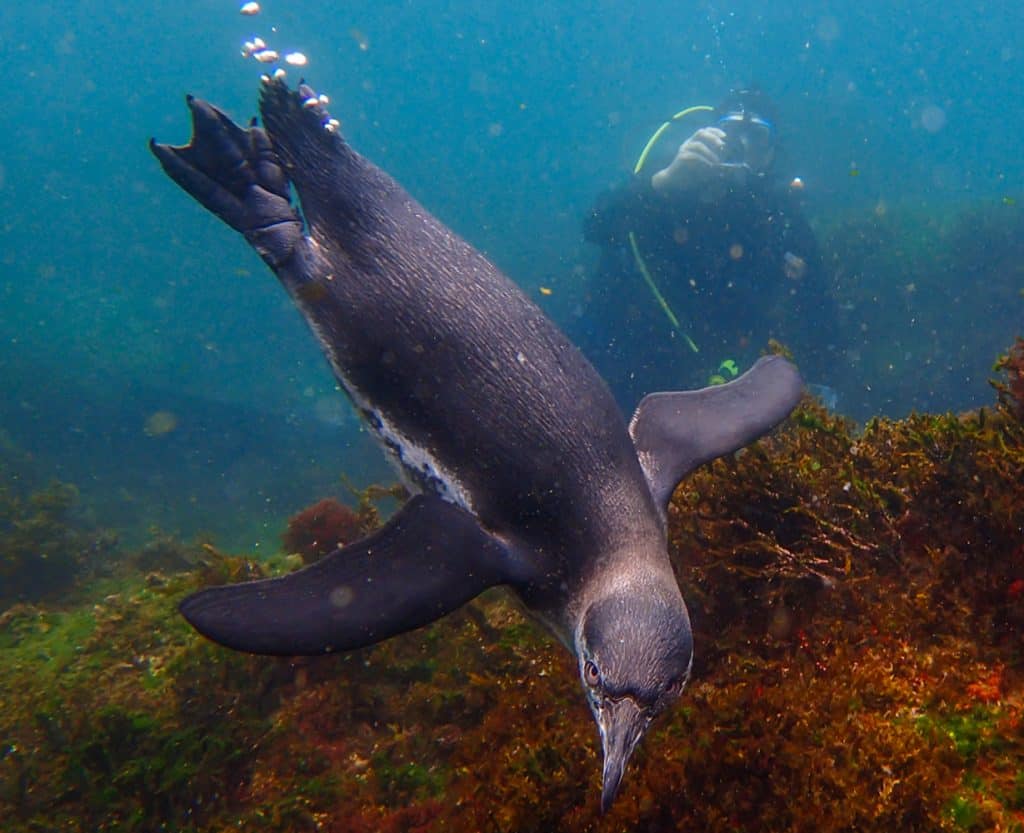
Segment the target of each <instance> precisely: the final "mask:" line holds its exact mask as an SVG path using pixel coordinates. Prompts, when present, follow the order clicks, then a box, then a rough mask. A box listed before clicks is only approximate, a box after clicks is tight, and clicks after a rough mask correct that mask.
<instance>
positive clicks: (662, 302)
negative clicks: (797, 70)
mask: <svg viewBox="0 0 1024 833" xmlns="http://www.w3.org/2000/svg"><path fill="white" fill-rule="evenodd" d="M714 109H715V108H714V107H709V106H708V105H707V104H696V105H694V106H693V107H687V108H686V109H685V110H680V111H679V112H678V113H676V114H675V115H674V116H673V117H672V118H670V119H669V120H668V121H667V122H665V123H664V124H663V125H662V126H661V127H659V128H658V129H657V130H655V131H654V133H653V134H652V135H651V138H650V139H648V140H647V144H646V145H644V149H643V150H642V151H641V152H640V157H639V158H638V159H637V160H636V164H635V165H634V166H633V174H634V175H636V174H639V173H640V171H641V170H642V169H643V167H644V165H645V164H646V162H647V157H648V156H650V153H651V151H652V150H653V149H654V146H655V145H656V144H658V140H659V139H660V138H661V137H662V136H663V135H664V134H665V131H666V130H668V129H669V128H670V127H671V126H672V124H673V122H676V121H679V119H682V118H685V117H686V116H688V115H690V114H691V113H702V112H709V111H712V110H714ZM629 246H630V248H631V249H632V250H633V259H634V260H635V261H636V266H637V269H639V270H640V274H641V275H643V277H644V282H645V283H646V284H647V288H648V289H650V290H651V294H652V295H653V296H654V300H656V301H657V302H658V306H659V307H661V310H662V312H664V313H665V316H666V317H667V318H668V320H669V321H671V322H672V326H673V327H674V328H675V330H676V332H677V333H679V335H681V336H682V337H683V338H684V339H685V340H686V343H687V345H689V347H690V349H691V350H692V351H693V352H694V353H699V352H700V350H698V349H697V345H696V344H694V343H693V339H692V338H690V336H688V335H687V334H686V333H685V332H683V327H682V325H681V324H680V323H679V319H678V318H677V317H676V314H675V313H674V312H673V311H672V307H670V306H669V304H668V301H667V300H666V298H665V296H664V295H662V294H661V290H659V289H658V285H657V284H656V283H655V282H654V278H653V277H651V273H650V271H648V269H647V264H646V263H645V262H644V258H643V255H641V254H640V247H639V246H638V245H637V243H636V235H635V234H634V233H633V232H630V233H629Z"/></svg>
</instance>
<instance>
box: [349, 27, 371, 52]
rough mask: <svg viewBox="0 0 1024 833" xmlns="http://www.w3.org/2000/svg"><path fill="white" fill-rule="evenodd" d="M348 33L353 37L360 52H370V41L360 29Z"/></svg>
mask: <svg viewBox="0 0 1024 833" xmlns="http://www.w3.org/2000/svg"><path fill="white" fill-rule="evenodd" d="M348 33H349V34H350V35H351V36H352V38H353V40H355V42H356V45H357V46H358V47H359V51H360V52H366V51H367V50H369V48H370V39H369V38H367V37H366V35H365V34H363V33H362V32H361V31H360V30H359V29H354V28H353V29H349V30H348Z"/></svg>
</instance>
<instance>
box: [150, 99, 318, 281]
mask: <svg viewBox="0 0 1024 833" xmlns="http://www.w3.org/2000/svg"><path fill="white" fill-rule="evenodd" d="M186 101H187V102H188V107H189V110H190V111H191V113H192V139H191V141H190V142H189V143H188V144H187V145H182V146H173V145H165V144H160V143H158V142H156V141H155V140H153V139H151V140H150V143H149V146H150V149H151V150H152V151H153V154H154V155H155V156H156V158H157V159H158V160H159V161H160V164H161V165H162V166H163V169H164V171H166V172H167V174H168V176H170V177H171V179H173V180H174V181H175V182H177V183H178V185H180V186H181V188H182V189H183V190H185V191H187V192H188V193H189V194H191V195H192V196H193V197H194V198H195V199H196V200H197V201H198V202H199V203H201V204H202V205H203V206H204V207H205V208H206V209H208V210H209V211H212V212H213V213H214V214H216V215H217V216H218V217H220V218H221V219H222V220H223V221H224V222H225V223H227V224H228V225H229V226H231V227H232V228H233V229H235V230H236V231H240V232H242V233H243V234H244V235H245V237H246V239H247V240H248V241H249V242H250V243H251V244H252V245H253V247H254V248H255V249H256V250H257V251H258V252H259V253H260V255H261V256H262V257H263V259H264V260H266V261H267V263H268V264H269V265H270V266H271V267H272V268H276V267H278V266H280V265H281V264H282V263H284V262H285V261H287V260H288V259H289V258H290V257H291V255H292V252H293V251H294V247H295V245H296V243H297V242H298V241H299V240H300V239H301V237H302V221H301V220H300V219H299V215H298V213H297V212H296V210H295V208H294V206H292V204H291V201H290V199H289V181H288V177H287V175H286V174H285V172H284V169H283V168H282V166H281V164H280V162H279V160H278V157H277V154H276V152H275V150H274V147H273V145H272V143H271V141H270V139H269V137H268V136H267V133H266V131H264V130H263V129H262V128H260V127H257V126H256V125H255V123H253V124H251V125H250V126H249V127H248V128H242V127H239V126H238V125H237V124H235V123H234V122H233V121H232V120H231V119H230V118H228V116H227V115H225V114H224V113H223V112H222V111H221V110H219V109H218V108H216V107H214V106H213V105H212V104H208V103H207V102H205V101H202V100H200V99H198V98H194V97H192V96H188V97H187V99H186Z"/></svg>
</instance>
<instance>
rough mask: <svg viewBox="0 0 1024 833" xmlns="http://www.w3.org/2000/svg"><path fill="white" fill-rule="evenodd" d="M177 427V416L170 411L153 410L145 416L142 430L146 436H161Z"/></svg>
mask: <svg viewBox="0 0 1024 833" xmlns="http://www.w3.org/2000/svg"><path fill="white" fill-rule="evenodd" d="M177 427H178V417H177V415H176V414H174V413H172V412H171V411H155V412H154V413H152V414H150V415H149V416H148V417H146V421H145V423H143V426H142V432H143V433H144V434H145V435H146V436H147V437H163V436H165V435H166V434H170V433H171V432H172V431H173V430H174V429H175V428H177Z"/></svg>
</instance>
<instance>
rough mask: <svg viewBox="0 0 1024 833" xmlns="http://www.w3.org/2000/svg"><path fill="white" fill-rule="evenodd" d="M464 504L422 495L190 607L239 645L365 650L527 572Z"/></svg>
mask: <svg viewBox="0 0 1024 833" xmlns="http://www.w3.org/2000/svg"><path fill="white" fill-rule="evenodd" d="M521 569H522V564H521V563H520V562H517V560H516V558H515V556H514V554H513V553H512V552H511V550H510V549H509V548H508V547H506V546H505V545H504V544H503V543H502V542H500V541H499V540H498V539H496V538H494V537H493V536H491V535H489V534H488V533H487V532H485V531H484V530H483V529H481V528H480V526H479V525H478V523H477V520H476V518H474V517H473V515H471V514H470V513H469V512H467V511H465V510H464V509H460V508H459V507H457V506H455V505H453V504H451V503H448V502H446V501H443V500H441V499H440V498H438V497H434V496H417V497H414V498H413V499H412V500H410V501H409V502H408V503H406V504H405V506H403V507H402V508H401V509H400V510H399V511H398V512H397V513H396V514H395V515H394V516H393V517H392V518H391V520H390V521H389V522H388V523H387V524H386V525H385V526H384V527H383V528H382V529H380V530H378V531H377V532H375V533H373V534H372V535H370V536H369V537H367V538H364V539H363V540H362V541H358V542H356V543H354V544H351V545H349V546H347V547H345V548H344V549H340V550H336V551H335V552H333V553H331V554H330V555H328V556H326V557H324V558H323V559H322V560H320V561H318V562H316V563H315V564H312V565H310V566H309V567H306V568H304V569H302V570H299V571H298V572H295V573H291V574H290V575H287V576H283V577H282V578H275V579H267V580H263V581H254V582H248V583H244V584H233V585H227V586H224V587H212V588H209V589H207V590H200V591H199V592H198V593H193V594H192V595H191V596H189V597H187V598H186V599H185V600H184V601H183V602H182V603H181V605H180V607H179V609H180V610H181V613H182V615H184V617H185V618H186V619H187V620H188V621H189V623H191V624H192V626H193V627H195V629H196V630H198V631H199V632H200V633H201V634H203V635H204V636H206V637H208V638H209V639H212V640H213V641H214V642H219V643H220V644H221V645H225V646H227V647H229V648H234V649H235V650H238V651H248V652H250V653H255V654H276V655H282V656H295V655H313V654H325V653H332V652H336V651H346V650H351V649H353V648H361V647H363V646H366V645H372V644H374V643H376V642H380V641H381V640H383V639H387V638H388V637H390V636H394V635H395V634H398V633H402V632H404V631H408V630H412V629H414V628H418V627H420V626H422V625H426V624H428V623H430V622H433V621H434V620H435V619H439V618H440V617H441V616H443V615H444V614H446V613H449V612H451V611H452V610H455V609H456V608H458V607H460V606H461V605H463V604H464V603H465V602H467V601H469V600H470V599H472V598H473V597H474V596H477V595H478V594H480V593H481V592H483V591H484V590H486V589H487V588H488V587H493V586H494V585H496V584H502V583H505V582H513V581H517V580H522V579H523V578H526V577H525V576H523V575H522V574H520V575H516V573H517V572H518V571H519V570H521Z"/></svg>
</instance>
